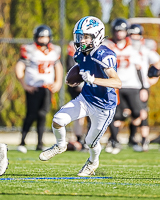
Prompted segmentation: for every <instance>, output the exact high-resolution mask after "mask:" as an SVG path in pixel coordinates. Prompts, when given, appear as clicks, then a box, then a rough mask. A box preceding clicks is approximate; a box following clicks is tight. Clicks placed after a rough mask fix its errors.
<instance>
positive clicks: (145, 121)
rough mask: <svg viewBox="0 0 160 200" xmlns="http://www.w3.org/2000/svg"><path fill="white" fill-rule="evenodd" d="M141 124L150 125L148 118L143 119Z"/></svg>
mask: <svg viewBox="0 0 160 200" xmlns="http://www.w3.org/2000/svg"><path fill="white" fill-rule="evenodd" d="M140 126H148V119H145V120H142V122H141V125H140Z"/></svg>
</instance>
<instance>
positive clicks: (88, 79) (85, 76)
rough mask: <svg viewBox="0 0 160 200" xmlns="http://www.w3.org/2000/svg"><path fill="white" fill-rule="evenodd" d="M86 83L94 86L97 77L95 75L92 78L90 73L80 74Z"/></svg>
mask: <svg viewBox="0 0 160 200" xmlns="http://www.w3.org/2000/svg"><path fill="white" fill-rule="evenodd" d="M79 74H80V75H82V78H83V80H84V81H85V82H87V83H90V84H93V82H94V80H95V77H94V74H93V75H92V76H91V75H90V73H89V72H79Z"/></svg>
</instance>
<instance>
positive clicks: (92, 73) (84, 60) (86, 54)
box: [39, 16, 121, 176]
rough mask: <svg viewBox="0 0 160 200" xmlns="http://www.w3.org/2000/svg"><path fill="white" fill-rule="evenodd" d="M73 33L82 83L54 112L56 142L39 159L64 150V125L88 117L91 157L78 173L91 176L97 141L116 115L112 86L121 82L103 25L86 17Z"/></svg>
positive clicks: (96, 159)
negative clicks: (81, 86)
mask: <svg viewBox="0 0 160 200" xmlns="http://www.w3.org/2000/svg"><path fill="white" fill-rule="evenodd" d="M73 33H74V42H75V45H76V47H77V49H76V53H75V55H74V59H75V61H76V62H78V64H79V67H80V74H81V75H82V78H83V80H84V82H85V83H84V86H83V89H82V92H81V94H80V95H79V96H78V97H77V98H76V99H73V100H71V101H70V102H69V103H67V104H66V105H65V106H63V107H62V108H61V109H60V110H59V111H58V112H57V113H56V114H55V115H54V118H53V125H52V126H53V132H54V134H55V136H56V139H57V143H56V144H55V145H54V146H52V147H51V148H49V149H47V150H45V151H44V152H42V153H41V154H40V156H39V158H40V160H42V161H46V160H49V159H50V158H52V157H53V156H55V155H57V154H60V153H62V152H64V151H66V140H65V136H66V130H65V126H66V125H67V124H69V123H70V122H71V121H74V120H76V119H78V118H82V117H85V116H89V117H90V119H91V127H90V129H89V131H88V134H87V136H86V138H85V141H86V144H87V145H88V147H89V153H90V157H89V158H88V160H87V161H86V163H85V165H84V166H83V167H82V169H81V170H80V171H79V173H78V176H90V175H93V174H94V171H95V170H96V169H97V168H98V166H99V155H100V152H101V145H100V142H99V140H100V138H101V137H102V135H103V134H104V133H105V131H106V129H107V127H108V125H109V124H110V123H111V121H112V119H113V116H114V114H115V110H116V105H117V100H116V93H115V89H114V88H120V87H121V81H120V79H119V77H118V75H117V73H116V70H117V63H116V55H115V53H114V52H113V51H111V50H110V49H109V48H107V47H106V46H104V45H101V43H102V41H103V39H104V34H105V28H104V24H103V23H102V22H101V21H100V20H99V19H98V18H96V17H92V16H87V17H84V18H82V19H80V20H79V21H78V22H77V23H76V25H75V27H74V31H73ZM73 85H75V84H73Z"/></svg>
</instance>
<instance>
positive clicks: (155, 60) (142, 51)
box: [128, 24, 160, 151]
mask: <svg viewBox="0 0 160 200" xmlns="http://www.w3.org/2000/svg"><path fill="white" fill-rule="evenodd" d="M128 34H129V36H130V38H131V40H132V46H133V47H134V48H135V49H136V50H137V51H138V53H139V55H140V56H141V57H142V68H141V74H142V87H141V90H140V99H141V101H142V110H141V116H142V122H141V125H140V131H141V135H142V141H141V144H142V151H147V150H148V148H149V146H148V144H149V140H148V136H149V126H148V120H147V118H148V113H147V111H148V107H147V103H148V98H149V87H150V86H151V85H153V84H155V83H157V81H158V77H154V78H149V77H148V70H149V67H150V66H151V65H152V67H153V66H154V67H155V68H158V67H159V60H160V57H159V54H158V53H157V52H156V51H153V50H150V49H149V48H147V47H146V45H145V39H144V38H143V27H142V26H141V25H140V24H132V25H131V26H130V27H129V29H128Z"/></svg>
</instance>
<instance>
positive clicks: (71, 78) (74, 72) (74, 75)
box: [66, 65, 83, 85]
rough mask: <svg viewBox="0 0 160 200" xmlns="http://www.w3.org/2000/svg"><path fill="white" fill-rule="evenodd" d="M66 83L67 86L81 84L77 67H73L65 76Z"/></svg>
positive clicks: (81, 80)
mask: <svg viewBox="0 0 160 200" xmlns="http://www.w3.org/2000/svg"><path fill="white" fill-rule="evenodd" d="M66 81H67V82H68V83H69V84H71V85H72V84H74V83H82V82H83V79H82V76H81V75H80V74H79V65H74V66H73V67H72V68H71V69H70V70H69V71H68V73H67V75H66Z"/></svg>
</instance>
